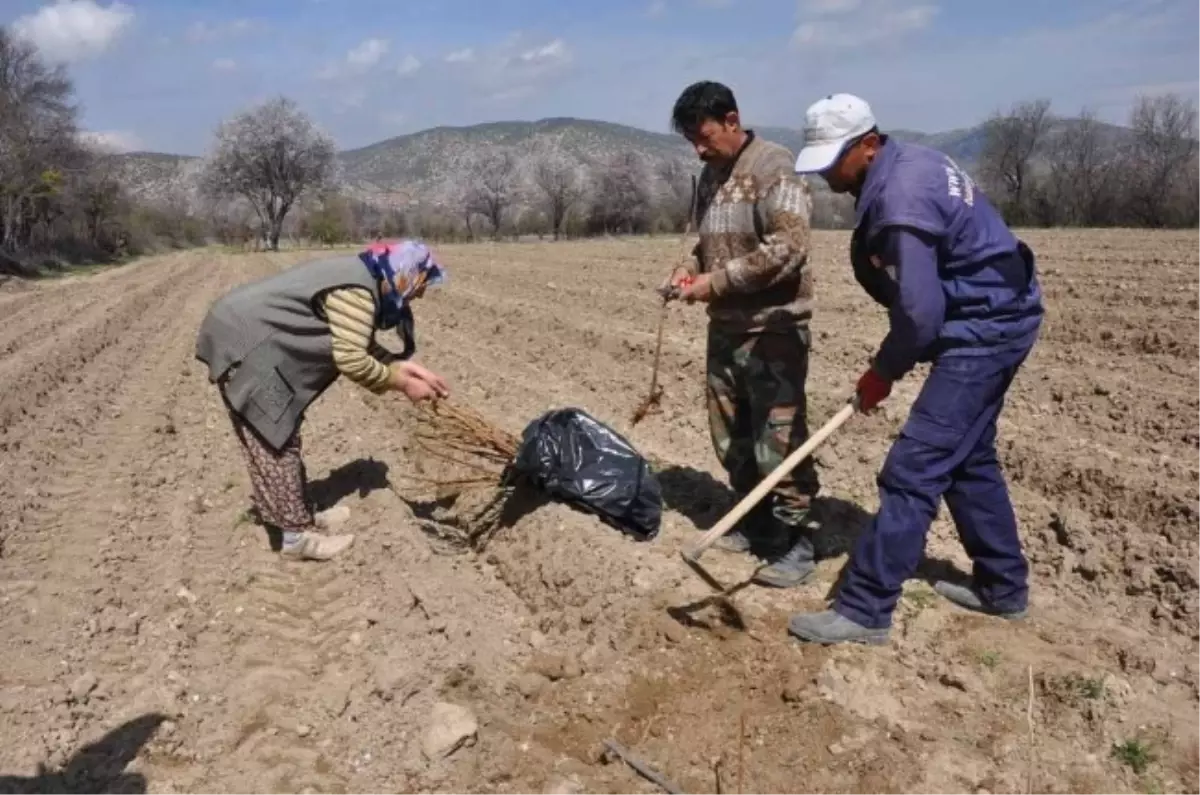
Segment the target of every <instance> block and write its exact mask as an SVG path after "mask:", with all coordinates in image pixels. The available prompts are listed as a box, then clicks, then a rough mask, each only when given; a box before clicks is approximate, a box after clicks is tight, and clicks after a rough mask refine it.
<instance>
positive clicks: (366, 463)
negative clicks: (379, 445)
mask: <svg viewBox="0 0 1200 795" xmlns="http://www.w3.org/2000/svg"><path fill="white" fill-rule="evenodd" d="M387 488H389V481H388V465H387V464H385V463H384V462H382V461H376V460H375V459H374V458H360V459H359V460H357V461H351V462H350V463H348V464H343V465H341V466H340V467H338V468H337V469H335V470H333V471H332V472H330V473H329V475H328V476H327V477H325V478H323V479H321V480H314V481H311V482H310V483H309V484H308V494H309V497H310V498H311V499H312V500H313V501H314V502H315V503H316V504H317V509H318V510H325V509H327V508H332V507H333V506H334V505H337V504H338V503H339V502H341V501H342V500H343V499H344V498H346V497H349V496H350V495H351V494H357V495H358V496H359V498H362V497H366V496H367V495H368V494H370V493H371V492H373V491H380V490H382V489H387Z"/></svg>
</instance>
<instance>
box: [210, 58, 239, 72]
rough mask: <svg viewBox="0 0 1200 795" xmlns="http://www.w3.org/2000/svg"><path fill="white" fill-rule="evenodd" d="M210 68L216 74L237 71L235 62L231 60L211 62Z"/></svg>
mask: <svg viewBox="0 0 1200 795" xmlns="http://www.w3.org/2000/svg"><path fill="white" fill-rule="evenodd" d="M212 68H213V69H216V70H217V71H218V72H232V71H234V70H236V69H237V61H235V60H233V59H232V58H218V59H217V60H215V61H213V63H212Z"/></svg>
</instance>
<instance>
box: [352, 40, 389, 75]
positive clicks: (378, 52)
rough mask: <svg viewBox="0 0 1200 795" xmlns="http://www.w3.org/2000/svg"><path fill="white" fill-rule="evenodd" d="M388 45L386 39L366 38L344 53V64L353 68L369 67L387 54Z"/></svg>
mask: <svg viewBox="0 0 1200 795" xmlns="http://www.w3.org/2000/svg"><path fill="white" fill-rule="evenodd" d="M388 46H389V45H388V41H387V39H367V40H366V41H364V42H363V43H362V44H360V45H358V46H357V47H355V48H354V49H352V50H351V51H350V52H348V53H346V65H347V66H350V67H352V68H355V69H370V68H371V67H372V66H374V65H375V64H377V63H379V62H380V61H381V60H382V59H383V56H385V55H387V51H388Z"/></svg>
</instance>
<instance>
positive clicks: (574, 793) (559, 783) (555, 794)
mask: <svg viewBox="0 0 1200 795" xmlns="http://www.w3.org/2000/svg"><path fill="white" fill-rule="evenodd" d="M542 792H543V793H545V795H578V793H580V792H583V787H582V786H581V785H580V783H579V780H578V779H576V778H575V777H574V776H567V777H565V778H555V779H551V780H550V782H549V783H547V784H546V788H545V789H543V790H542Z"/></svg>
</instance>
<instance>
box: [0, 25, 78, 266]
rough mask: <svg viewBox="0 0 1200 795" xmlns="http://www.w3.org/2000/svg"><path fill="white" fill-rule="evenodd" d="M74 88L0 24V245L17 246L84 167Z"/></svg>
mask: <svg viewBox="0 0 1200 795" xmlns="http://www.w3.org/2000/svg"><path fill="white" fill-rule="evenodd" d="M73 93H74V89H73V87H72V85H71V81H70V80H69V79H68V77H67V75H66V71H65V70H64V68H63V67H62V66H56V67H50V66H48V65H47V64H46V62H45V61H44V60H43V59H42V57H41V55H40V54H39V53H38V51H37V49H36V48H35V47H34V46H33V45H31V44H29V43H27V42H25V41H21V40H18V39H16V38H14V37H12V36H11V35H10V34H9V33H8V32H7V30H5V29H4V28H0V247H2V248H6V249H8V250H10V251H18V250H21V249H23V248H24V247H26V246H27V245H28V244H29V243H30V242H31V239H32V236H33V234H34V231H35V228H36V227H37V226H38V225H39V224H40V223H43V222H45V221H48V220H52V219H51V217H50V215H49V214H50V213H51V212H52V211H54V210H55V209H56V201H57V199H58V198H59V197H60V196H61V192H62V189H63V187H64V186H65V184H66V182H67V179H68V177H69V176H70V175H71V174H72V173H78V172H79V171H81V170H82V169H83V168H85V167H86V160H87V156H86V152H85V151H84V149H83V147H82V146H81V144H80V142H79V141H78V139H77V136H76V124H75V113H76V109H75V106H74V103H73Z"/></svg>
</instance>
